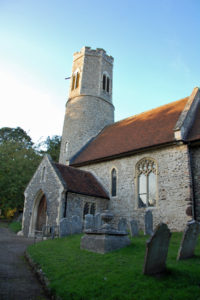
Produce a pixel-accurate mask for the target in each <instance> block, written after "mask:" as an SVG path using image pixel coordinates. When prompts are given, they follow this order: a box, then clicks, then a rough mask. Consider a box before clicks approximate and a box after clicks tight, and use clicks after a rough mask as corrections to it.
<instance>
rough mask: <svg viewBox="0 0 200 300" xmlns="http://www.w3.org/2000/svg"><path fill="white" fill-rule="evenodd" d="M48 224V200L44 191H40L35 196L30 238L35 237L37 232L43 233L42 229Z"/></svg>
mask: <svg viewBox="0 0 200 300" xmlns="http://www.w3.org/2000/svg"><path fill="white" fill-rule="evenodd" d="M46 222H47V199H46V196H45V194H44V193H43V191H42V190H40V191H38V193H37V194H36V196H35V200H34V204H33V209H32V214H31V222H30V227H29V236H32V237H33V236H34V235H35V231H42V227H43V226H44V225H46Z"/></svg>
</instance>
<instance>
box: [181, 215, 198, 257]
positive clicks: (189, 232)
mask: <svg viewBox="0 0 200 300" xmlns="http://www.w3.org/2000/svg"><path fill="white" fill-rule="evenodd" d="M199 233H200V223H199V222H197V221H195V220H193V221H191V222H188V224H187V226H186V228H185V230H184V233H183V238H182V241H181V245H180V248H179V251H178V256H177V260H180V259H186V258H190V257H192V256H194V250H195V246H196V244H197V240H198V236H199Z"/></svg>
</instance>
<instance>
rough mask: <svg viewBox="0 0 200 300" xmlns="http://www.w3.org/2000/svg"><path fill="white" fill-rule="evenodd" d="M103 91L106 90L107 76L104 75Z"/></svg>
mask: <svg viewBox="0 0 200 300" xmlns="http://www.w3.org/2000/svg"><path fill="white" fill-rule="evenodd" d="M103 90H104V91H105V90H106V75H105V74H104V75H103Z"/></svg>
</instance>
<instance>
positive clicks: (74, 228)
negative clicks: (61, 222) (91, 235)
mask: <svg viewBox="0 0 200 300" xmlns="http://www.w3.org/2000/svg"><path fill="white" fill-rule="evenodd" d="M71 222H72V223H71V234H77V233H81V232H82V221H81V219H80V217H79V216H72V221H71Z"/></svg>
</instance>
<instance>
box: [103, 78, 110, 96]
mask: <svg viewBox="0 0 200 300" xmlns="http://www.w3.org/2000/svg"><path fill="white" fill-rule="evenodd" d="M102 88H103V90H104V91H105V92H107V93H109V91H110V78H109V76H108V75H106V74H103V82H102Z"/></svg>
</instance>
